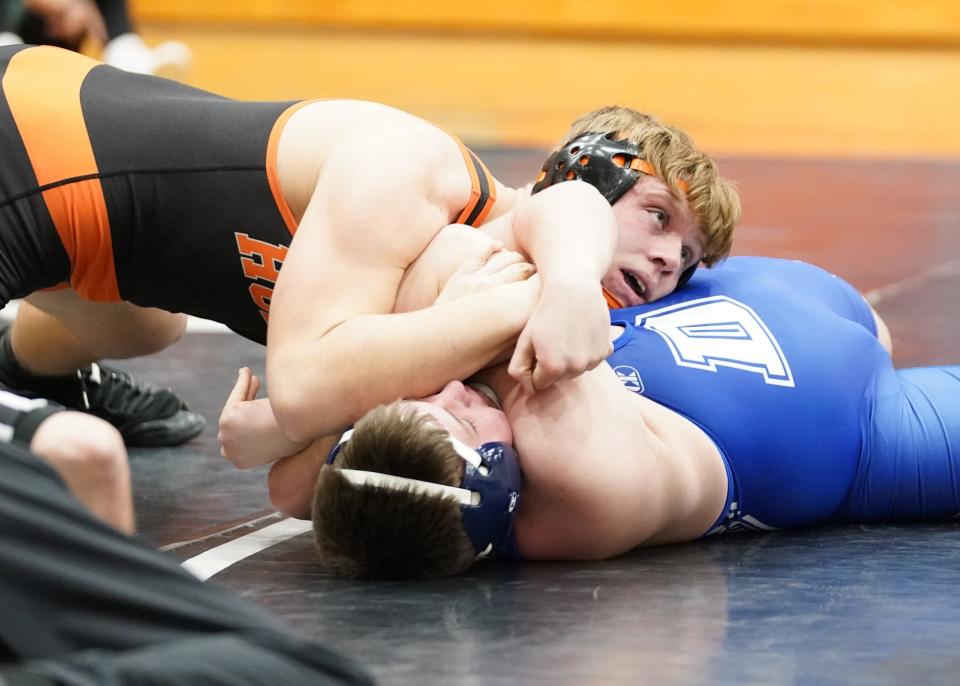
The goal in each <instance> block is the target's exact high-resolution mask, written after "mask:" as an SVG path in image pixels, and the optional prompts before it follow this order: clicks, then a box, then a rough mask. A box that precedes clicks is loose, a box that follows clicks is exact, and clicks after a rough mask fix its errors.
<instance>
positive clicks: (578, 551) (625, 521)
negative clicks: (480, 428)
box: [496, 364, 726, 559]
mask: <svg viewBox="0 0 960 686" xmlns="http://www.w3.org/2000/svg"><path fill="white" fill-rule="evenodd" d="M496 373H498V374H501V375H502V374H503V371H502V370H498V371H497V372H496ZM500 378H501V379H502V378H503V377H502V376H501V377H500ZM502 400H503V401H504V408H505V409H506V411H507V414H508V416H509V417H510V420H511V424H512V426H513V429H514V438H515V444H516V448H517V451H518V453H519V455H520V459H521V465H522V469H523V478H524V491H523V496H522V499H521V503H520V510H519V516H518V521H517V530H516V532H517V541H518V545H519V547H520V551H521V553H522V554H523V556H524V557H525V558H530V559H603V558H608V557H611V556H614V555H618V554H620V553H623V552H625V551H627V550H630V549H631V548H634V547H636V546H638V545H642V544H652V543H666V542H671V541H680V540H689V539H692V538H695V537H697V536H699V535H701V534H703V533H704V532H705V531H706V529H707V528H708V527H709V526H710V525H711V524H712V523H713V521H714V519H715V518H716V516H717V515H718V514H719V512H720V510H721V509H722V507H723V502H724V498H725V496H726V475H725V470H724V467H723V464H722V462H721V461H720V458H719V456H718V455H717V454H716V453H715V451H714V449H713V447H712V443H709V440H708V439H707V438H706V436H705V435H704V434H703V433H702V432H701V431H700V430H699V429H696V428H695V427H694V426H693V425H692V424H690V423H689V422H687V421H686V420H684V419H682V418H681V417H679V415H676V414H675V413H673V412H671V411H669V410H667V409H666V408H663V407H661V406H659V405H656V404H655V403H653V402H651V401H649V400H647V399H646V398H643V397H641V396H637V395H634V394H633V393H630V392H629V391H627V390H625V389H624V388H623V387H622V384H621V382H620V381H619V380H618V379H617V378H616V375H615V374H614V373H613V371H612V370H611V369H610V367H609V366H608V365H607V364H603V365H600V366H599V367H597V368H596V369H594V370H591V371H589V372H586V373H585V374H583V375H581V376H579V377H577V378H576V379H572V380H564V381H560V382H558V383H557V384H555V385H554V386H552V387H551V388H550V389H548V390H546V391H542V392H537V393H535V394H534V395H532V396H530V395H526V394H523V393H521V392H520V391H519V389H514V390H512V391H511V392H509V393H507V394H506V395H505V397H502ZM704 442H706V443H704Z"/></svg>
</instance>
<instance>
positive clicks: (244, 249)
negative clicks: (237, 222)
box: [234, 233, 287, 283]
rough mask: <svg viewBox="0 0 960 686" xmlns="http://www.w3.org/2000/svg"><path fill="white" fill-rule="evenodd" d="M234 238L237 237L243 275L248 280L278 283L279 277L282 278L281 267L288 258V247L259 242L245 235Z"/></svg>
mask: <svg viewBox="0 0 960 686" xmlns="http://www.w3.org/2000/svg"><path fill="white" fill-rule="evenodd" d="M234 236H236V237H237V249H238V250H239V251H240V255H241V257H240V264H241V265H243V275H244V276H246V277H247V278H248V279H263V280H264V281H269V282H270V283H276V282H277V277H278V276H280V267H281V266H283V260H284V258H286V256H287V247H286V246H285V245H274V244H273V243H265V242H264V241H258V240H257V239H256V238H250V236H248V235H247V234H245V233H235V234H234ZM255 258H259V259H255Z"/></svg>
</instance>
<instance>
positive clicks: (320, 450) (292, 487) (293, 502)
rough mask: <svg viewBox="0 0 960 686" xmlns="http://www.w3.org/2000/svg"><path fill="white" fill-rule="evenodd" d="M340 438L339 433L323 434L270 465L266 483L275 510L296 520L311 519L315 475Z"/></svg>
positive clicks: (318, 472)
mask: <svg viewBox="0 0 960 686" xmlns="http://www.w3.org/2000/svg"><path fill="white" fill-rule="evenodd" d="M339 440H340V434H337V435H335V436H324V437H323V438H321V439H319V440H317V441H314V442H313V443H311V444H310V445H308V446H307V447H306V448H304V449H303V450H301V451H300V452H299V453H297V454H295V455H290V456H289V457H285V458H283V459H282V460H277V461H276V462H275V463H274V464H273V466H272V467H270V475H269V476H268V477H267V485H268V488H269V490H270V502H271V503H272V504H273V506H274V507H275V508H277V510H279V511H280V512H282V513H283V514H285V515H288V516H290V517H294V518H296V519H310V516H311V509H312V506H313V493H314V491H315V490H316V484H317V476H318V475H319V474H320V470H321V469H322V468H323V465H324V463H325V462H326V460H327V454H328V453H329V452H330V449H331V448H333V446H334V445H336V442H337V441H339Z"/></svg>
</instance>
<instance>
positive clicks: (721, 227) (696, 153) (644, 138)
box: [554, 105, 740, 266]
mask: <svg viewBox="0 0 960 686" xmlns="http://www.w3.org/2000/svg"><path fill="white" fill-rule="evenodd" d="M584 133H615V134H617V137H618V138H621V139H627V140H629V141H630V142H632V143H634V144H635V145H637V146H639V148H640V150H642V151H643V156H644V159H645V160H646V161H647V162H649V163H650V165H651V166H652V167H653V169H654V171H655V172H656V174H657V176H659V177H660V178H662V179H663V180H664V181H665V182H666V183H667V185H668V186H669V187H670V188H672V189H673V191H674V193H676V194H677V195H678V196H681V197H683V196H685V197H686V198H687V202H689V203H690V207H691V208H692V209H693V212H694V214H695V215H696V217H697V221H698V222H699V225H700V235H701V237H702V239H703V258H702V259H703V262H704V264H706V265H707V266H712V265H714V264H716V263H717V262H718V261H719V260H722V259H723V258H725V257H726V256H727V255H729V254H730V248H731V247H732V245H733V229H734V227H735V226H736V224H737V222H738V221H740V196H739V195H738V193H737V191H736V189H735V188H734V186H733V184H732V183H731V182H730V181H728V180H726V179H723V178H721V176H720V171H719V169H718V168H717V164H716V162H714V161H713V159H711V158H710V156H709V155H707V154H706V153H704V152H702V151H700V150H698V149H697V147H696V145H694V142H693V139H692V138H690V136H689V135H687V134H686V133H685V132H683V131H681V130H680V129H678V128H676V127H673V126H669V125H667V124H664V123H663V122H661V121H660V120H659V119H657V118H656V117H654V116H653V115H650V114H645V113H643V112H638V111H636V110H632V109H630V108H628V107H620V106H617V105H612V106H609V107H602V108H600V109H598V110H594V111H593V112H588V113H587V114H585V115H583V116H581V117H579V118H578V119H577V120H576V121H574V122H573V124H571V126H570V130H569V131H567V133H566V135H565V136H564V137H563V140H562V142H561V143H560V145H558V146H557V147H556V148H555V149H554V151H556V150H559V149H561V148H564V147H566V146H567V145H568V144H569V143H570V142H571V141H572V140H573V139H574V138H576V137H577V136H579V135H581V134H584ZM681 183H685V184H686V186H687V190H686V192H685V193H684V192H683V191H682V190H681Z"/></svg>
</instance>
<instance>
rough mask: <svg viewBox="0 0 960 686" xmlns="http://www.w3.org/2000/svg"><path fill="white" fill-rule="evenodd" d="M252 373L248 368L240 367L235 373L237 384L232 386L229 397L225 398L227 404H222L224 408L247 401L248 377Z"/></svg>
mask: <svg viewBox="0 0 960 686" xmlns="http://www.w3.org/2000/svg"><path fill="white" fill-rule="evenodd" d="M251 376H252V372H251V371H250V368H249V367H241V368H240V371H238V372H237V382H236V383H235V384H234V385H233V388H232V389H231V390H230V395H228V396H227V402H225V403H224V406H229V405H233V404H235V403H239V402H243V401H244V400H246V399H247V394H248V389H249V388H250V377H251Z"/></svg>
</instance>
